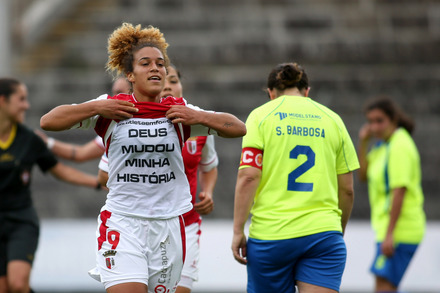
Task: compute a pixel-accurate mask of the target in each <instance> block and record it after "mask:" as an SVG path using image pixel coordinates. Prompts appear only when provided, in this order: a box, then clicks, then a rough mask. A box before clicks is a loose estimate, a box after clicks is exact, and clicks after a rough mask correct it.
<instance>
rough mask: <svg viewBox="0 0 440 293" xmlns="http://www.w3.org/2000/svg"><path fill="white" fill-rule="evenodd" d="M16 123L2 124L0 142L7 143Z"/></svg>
mask: <svg viewBox="0 0 440 293" xmlns="http://www.w3.org/2000/svg"><path fill="white" fill-rule="evenodd" d="M13 125H14V123H13V122H12V121H10V120H7V121H3V122H2V123H0V141H3V142H4V141H7V140H8V139H9V136H10V135H11V131H12V127H13Z"/></svg>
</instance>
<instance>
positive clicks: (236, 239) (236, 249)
mask: <svg viewBox="0 0 440 293" xmlns="http://www.w3.org/2000/svg"><path fill="white" fill-rule="evenodd" d="M231 249H232V254H233V255H234V258H235V260H236V261H238V262H239V263H241V264H243V265H245V264H247V259H246V255H247V251H246V236H245V235H244V233H243V232H242V233H234V235H233V237H232V246H231Z"/></svg>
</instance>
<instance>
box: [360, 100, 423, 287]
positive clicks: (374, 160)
mask: <svg viewBox="0 0 440 293" xmlns="http://www.w3.org/2000/svg"><path fill="white" fill-rule="evenodd" d="M365 116H366V118H367V121H368V122H367V123H366V124H365V125H364V126H363V127H362V128H361V130H360V131H359V160H360V162H361V168H360V170H359V177H360V179H361V180H362V181H368V196H369V200H370V210H371V226H372V228H373V230H374V233H375V238H376V239H375V240H376V256H375V258H374V260H373V264H372V266H371V272H372V273H373V274H374V276H375V291H376V292H397V291H398V287H399V284H400V281H401V280H402V278H403V275H404V274H405V272H406V269H407V268H408V266H409V264H410V262H411V260H412V258H413V256H414V254H415V252H416V250H417V247H418V246H419V244H420V243H421V241H422V239H423V236H424V234H425V229H426V227H425V226H426V218H425V212H424V210H423V202H424V196H423V190H422V184H421V178H422V171H421V164H420V156H419V152H418V150H417V146H416V144H415V142H414V140H413V139H412V137H411V133H412V131H413V130H414V122H413V121H412V119H411V118H409V117H408V116H407V115H406V114H405V113H404V112H403V111H402V110H401V109H400V108H399V107H398V105H397V104H396V103H395V102H394V101H393V100H391V99H390V98H388V97H378V98H376V99H373V100H371V101H368V103H367V105H366V107H365ZM373 139H374V140H376V141H374V143H373V142H372V140H373ZM370 145H372V147H371V149H369V146H370Z"/></svg>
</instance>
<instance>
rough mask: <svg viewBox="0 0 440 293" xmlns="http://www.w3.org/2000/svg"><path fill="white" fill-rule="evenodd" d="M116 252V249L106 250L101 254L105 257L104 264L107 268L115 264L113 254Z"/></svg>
mask: <svg viewBox="0 0 440 293" xmlns="http://www.w3.org/2000/svg"><path fill="white" fill-rule="evenodd" d="M116 253H117V251H116V250H107V251H106V252H104V253H103V254H102V255H103V256H104V257H105V265H106V266H107V268H108V269H109V270H110V269H112V268H113V267H114V266H115V258H114V256H115V255H116Z"/></svg>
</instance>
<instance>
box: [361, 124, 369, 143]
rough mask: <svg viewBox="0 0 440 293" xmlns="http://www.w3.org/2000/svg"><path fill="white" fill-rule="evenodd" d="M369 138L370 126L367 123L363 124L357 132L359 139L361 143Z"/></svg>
mask: <svg viewBox="0 0 440 293" xmlns="http://www.w3.org/2000/svg"><path fill="white" fill-rule="evenodd" d="M370 138H371V129H370V125H369V124H368V123H365V124H364V125H362V127H361V129H360V130H359V139H360V140H361V141H368V140H369V139H370Z"/></svg>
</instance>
